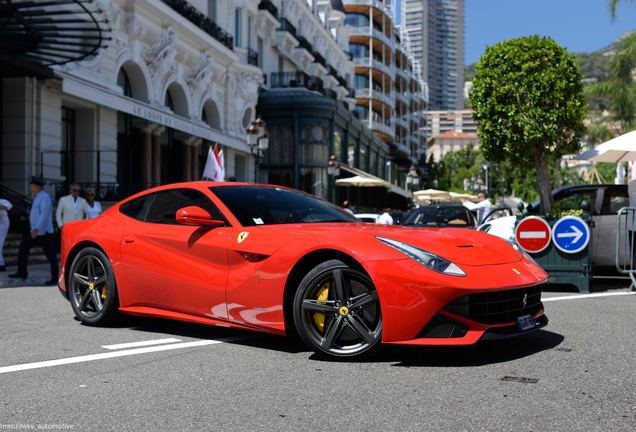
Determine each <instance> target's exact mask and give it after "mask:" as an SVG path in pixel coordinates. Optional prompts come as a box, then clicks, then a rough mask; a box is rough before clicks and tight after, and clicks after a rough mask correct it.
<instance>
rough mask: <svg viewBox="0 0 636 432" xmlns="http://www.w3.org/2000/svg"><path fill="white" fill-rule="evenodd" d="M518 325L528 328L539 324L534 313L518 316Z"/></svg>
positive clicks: (523, 328) (524, 328)
mask: <svg viewBox="0 0 636 432" xmlns="http://www.w3.org/2000/svg"><path fill="white" fill-rule="evenodd" d="M517 325H518V326H519V328H520V329H521V330H528V329H531V328H534V327H536V326H537V322H536V321H535V320H534V318H532V315H524V316H520V317H519V318H517Z"/></svg>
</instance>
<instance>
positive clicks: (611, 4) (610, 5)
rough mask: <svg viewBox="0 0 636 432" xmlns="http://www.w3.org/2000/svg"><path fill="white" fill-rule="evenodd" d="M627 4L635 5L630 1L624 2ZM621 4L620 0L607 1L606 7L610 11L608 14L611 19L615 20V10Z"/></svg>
mask: <svg viewBox="0 0 636 432" xmlns="http://www.w3.org/2000/svg"><path fill="white" fill-rule="evenodd" d="M625 1H626V2H627V3H636V2H633V1H632V0H625ZM620 2H621V0H608V1H607V7H608V8H609V10H610V13H611V14H612V19H616V8H617V7H618V4H619V3H620Z"/></svg>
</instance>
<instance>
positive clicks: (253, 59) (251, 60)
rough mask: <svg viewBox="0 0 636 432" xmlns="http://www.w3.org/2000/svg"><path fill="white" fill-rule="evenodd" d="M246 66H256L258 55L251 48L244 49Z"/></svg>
mask: <svg viewBox="0 0 636 432" xmlns="http://www.w3.org/2000/svg"><path fill="white" fill-rule="evenodd" d="M246 54H247V64H251V65H252V66H258V53H257V52H256V51H254V50H253V49H251V48H247V49H246Z"/></svg>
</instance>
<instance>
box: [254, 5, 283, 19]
mask: <svg viewBox="0 0 636 432" xmlns="http://www.w3.org/2000/svg"><path fill="white" fill-rule="evenodd" d="M258 9H259V10H266V11H267V12H269V13H271V14H272V16H273V17H274V18H276V19H278V8H277V7H276V6H274V4H273V3H272V2H271V1H269V0H261V2H260V3H259V4H258Z"/></svg>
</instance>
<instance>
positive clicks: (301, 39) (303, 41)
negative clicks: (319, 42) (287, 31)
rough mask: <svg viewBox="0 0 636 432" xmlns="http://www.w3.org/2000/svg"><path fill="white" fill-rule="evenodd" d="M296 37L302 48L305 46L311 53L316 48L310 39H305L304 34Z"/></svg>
mask: <svg viewBox="0 0 636 432" xmlns="http://www.w3.org/2000/svg"><path fill="white" fill-rule="evenodd" d="M296 39H298V46H299V47H300V48H305V49H306V50H307V52H309V53H311V52H312V51H313V50H314V48H313V47H312V46H311V44H310V43H309V41H308V40H307V39H305V38H304V37H303V36H298V37H297V38H296Z"/></svg>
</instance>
